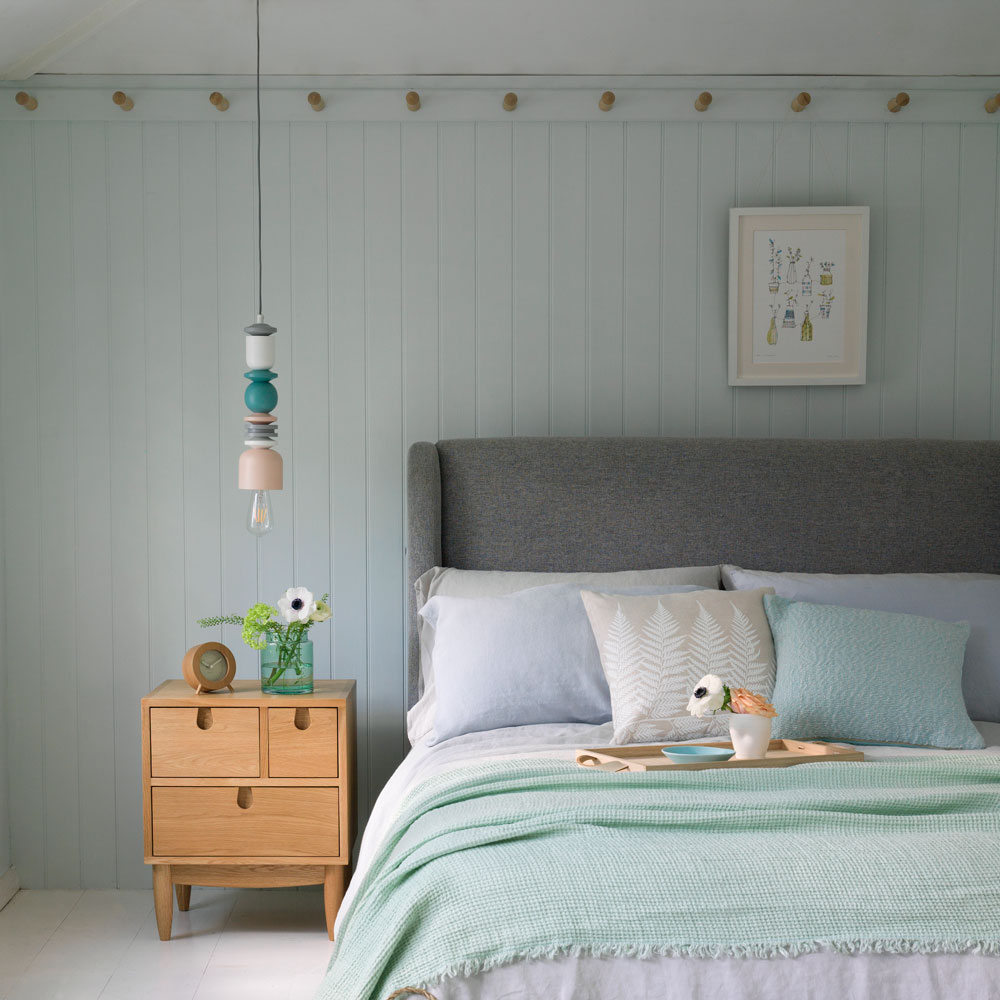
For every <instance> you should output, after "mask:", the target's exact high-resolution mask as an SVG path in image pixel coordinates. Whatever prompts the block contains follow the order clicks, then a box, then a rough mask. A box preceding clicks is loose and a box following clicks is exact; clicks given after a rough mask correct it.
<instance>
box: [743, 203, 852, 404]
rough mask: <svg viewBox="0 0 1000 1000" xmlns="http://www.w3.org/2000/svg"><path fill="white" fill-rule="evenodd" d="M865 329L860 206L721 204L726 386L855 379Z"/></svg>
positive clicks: (847, 382)
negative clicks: (725, 234)
mask: <svg viewBox="0 0 1000 1000" xmlns="http://www.w3.org/2000/svg"><path fill="white" fill-rule="evenodd" d="M867 332H868V209H867V207H858V208H733V209H730V211H729V384H730V385H862V384H863V383H864V381H865V356H866V350H867V339H868V338H867Z"/></svg>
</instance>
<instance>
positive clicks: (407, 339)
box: [402, 122, 441, 446]
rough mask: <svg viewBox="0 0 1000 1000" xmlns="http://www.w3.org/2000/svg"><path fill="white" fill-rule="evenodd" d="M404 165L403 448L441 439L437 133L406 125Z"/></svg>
mask: <svg viewBox="0 0 1000 1000" xmlns="http://www.w3.org/2000/svg"><path fill="white" fill-rule="evenodd" d="M402 143H403V151H402V164H403V204H402V212H403V356H404V359H405V366H404V383H405V386H404V398H405V400H406V413H405V419H406V434H405V440H406V444H407V446H409V445H410V444H411V443H412V442H414V441H436V440H437V439H438V438H439V437H440V436H441V435H440V427H439V422H438V399H439V397H440V392H441V383H440V381H439V379H438V372H439V368H440V363H441V359H440V355H439V352H438V158H437V152H438V129H437V125H436V124H434V123H430V124H428V123H426V122H407V123H406V124H404V125H403V130H402Z"/></svg>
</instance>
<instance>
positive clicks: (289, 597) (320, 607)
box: [198, 587, 333, 694]
mask: <svg viewBox="0 0 1000 1000" xmlns="http://www.w3.org/2000/svg"><path fill="white" fill-rule="evenodd" d="M329 597H330V595H329V594H324V595H323V596H322V597H321V598H319V600H316V599H315V598H314V597H313V594H312V592H311V591H309V590H307V589H306V588H305V587H289V588H288V590H286V591H285V594H284V596H283V597H280V598H279V599H278V606H277V607H276V608H275V607H272V606H271V605H270V604H254V605H253V606H252V607H251V608H250V609H249V610H248V611H247V613H246V614H245V615H222V616H218V617H214V618H199V619H198V624H199V625H200V626H201V627H202V628H212V627H213V626H216V625H240V626H242V628H243V633H242V638H243V641H244V642H245V643H246V644H247V645H248V646H249V647H250V648H251V649H256V650H259V651H260V685H261V688H262V689H263V690H264V691H267V692H271V693H273V694H309V693H310V692H311V691H312V689H313V644H312V641H311V640H310V639H309V629H310V628H312V626H313V625H315V624H316V623H317V622H325V621H326V620H327V619H329V618H330V617H331V616H332V614H333V612H332V611H331V610H330V605H329V604H328V603H327V601H328V600H329ZM279 616H280V618H281V621H279V620H278V618H279Z"/></svg>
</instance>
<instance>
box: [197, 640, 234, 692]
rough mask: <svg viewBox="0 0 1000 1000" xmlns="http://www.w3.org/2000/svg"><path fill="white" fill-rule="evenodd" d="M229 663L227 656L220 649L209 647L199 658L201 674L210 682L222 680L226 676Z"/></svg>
mask: <svg viewBox="0 0 1000 1000" xmlns="http://www.w3.org/2000/svg"><path fill="white" fill-rule="evenodd" d="M228 666H229V664H228V663H227V662H226V658H225V656H224V655H223V654H222V652H221V651H220V650H218V649H207V650H205V652H204V653H202V654H201V657H200V659H199V660H198V668H199V671H200V673H201V676H202V677H204V678H205V680H206V681H208V682H209V683H210V684H212V683H214V682H215V681H220V680H222V678H223V677H225V676H226V669H227V668H228Z"/></svg>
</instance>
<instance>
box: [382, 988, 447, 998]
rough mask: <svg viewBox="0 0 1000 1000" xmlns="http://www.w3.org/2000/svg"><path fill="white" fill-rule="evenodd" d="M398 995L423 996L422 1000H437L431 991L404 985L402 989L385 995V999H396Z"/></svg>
mask: <svg viewBox="0 0 1000 1000" xmlns="http://www.w3.org/2000/svg"><path fill="white" fill-rule="evenodd" d="M399 997H423V998H424V1000H437V997H436V996H434V994H433V993H428V992H427V990H421V989H417V987H416V986H404V987H402V989H398V990H393V991H392V993H390V994H389V995H388V996H387V997H386V1000H398V998H399Z"/></svg>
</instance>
